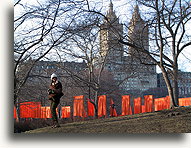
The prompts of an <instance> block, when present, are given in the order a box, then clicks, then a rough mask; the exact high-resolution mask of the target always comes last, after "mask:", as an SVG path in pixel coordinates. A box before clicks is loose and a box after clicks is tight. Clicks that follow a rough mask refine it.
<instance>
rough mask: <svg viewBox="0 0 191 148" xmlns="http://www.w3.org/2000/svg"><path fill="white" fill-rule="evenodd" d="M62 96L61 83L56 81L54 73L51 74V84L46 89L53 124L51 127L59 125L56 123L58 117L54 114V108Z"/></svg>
mask: <svg viewBox="0 0 191 148" xmlns="http://www.w3.org/2000/svg"><path fill="white" fill-rule="evenodd" d="M62 96H63V93H62V84H61V82H60V81H58V77H57V75H56V74H55V73H53V74H52V75H51V84H50V86H49V89H48V98H49V100H50V110H51V114H52V120H53V126H52V128H57V127H60V124H59V123H58V117H57V114H56V108H57V107H58V104H59V103H60V98H61V97H62Z"/></svg>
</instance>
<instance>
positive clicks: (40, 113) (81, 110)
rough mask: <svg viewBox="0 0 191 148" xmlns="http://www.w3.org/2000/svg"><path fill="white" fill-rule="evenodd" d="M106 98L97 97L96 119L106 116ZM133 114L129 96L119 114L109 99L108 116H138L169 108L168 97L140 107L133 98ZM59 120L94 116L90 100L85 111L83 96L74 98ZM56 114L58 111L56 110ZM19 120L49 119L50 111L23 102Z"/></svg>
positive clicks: (149, 99)
mask: <svg viewBox="0 0 191 148" xmlns="http://www.w3.org/2000/svg"><path fill="white" fill-rule="evenodd" d="M106 100H107V96H106V95H101V96H99V97H98V117H102V116H105V117H106V116H107V106H106V102H107V101H106ZM190 105H191V97H190V98H179V106H190ZM133 107H134V112H132V106H131V104H130V96H129V95H124V96H122V99H121V114H120V115H119V114H117V111H116V108H115V105H114V101H113V99H110V108H109V110H110V113H109V114H110V116H111V117H116V116H125V115H132V114H139V113H144V112H153V111H159V110H163V109H169V108H170V98H169V96H167V97H163V98H154V97H153V95H146V96H144V105H142V98H141V97H139V98H135V99H134V103H133ZM60 111H61V118H70V117H72V116H73V117H88V116H94V105H93V104H92V101H90V99H88V100H87V109H85V107H84V96H83V95H81V96H74V101H73V112H72V114H73V115H71V107H70V106H63V107H61V110H60ZM57 113H58V110H57ZM14 118H17V114H16V108H15V107H14ZM20 118H51V111H50V107H49V106H41V103H40V102H23V103H20Z"/></svg>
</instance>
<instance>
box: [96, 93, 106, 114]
mask: <svg viewBox="0 0 191 148" xmlns="http://www.w3.org/2000/svg"><path fill="white" fill-rule="evenodd" d="M106 112H107V111H106V95H102V96H99V97H98V117H102V116H106Z"/></svg>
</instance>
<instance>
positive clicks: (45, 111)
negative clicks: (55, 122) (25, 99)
mask: <svg viewBox="0 0 191 148" xmlns="http://www.w3.org/2000/svg"><path fill="white" fill-rule="evenodd" d="M41 118H52V115H51V111H50V106H44V107H41Z"/></svg>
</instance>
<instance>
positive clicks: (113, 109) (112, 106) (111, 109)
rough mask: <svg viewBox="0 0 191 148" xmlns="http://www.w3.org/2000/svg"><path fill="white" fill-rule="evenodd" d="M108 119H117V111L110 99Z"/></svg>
mask: <svg viewBox="0 0 191 148" xmlns="http://www.w3.org/2000/svg"><path fill="white" fill-rule="evenodd" d="M110 117H117V111H116V109H115V104H114V102H113V99H110Z"/></svg>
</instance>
